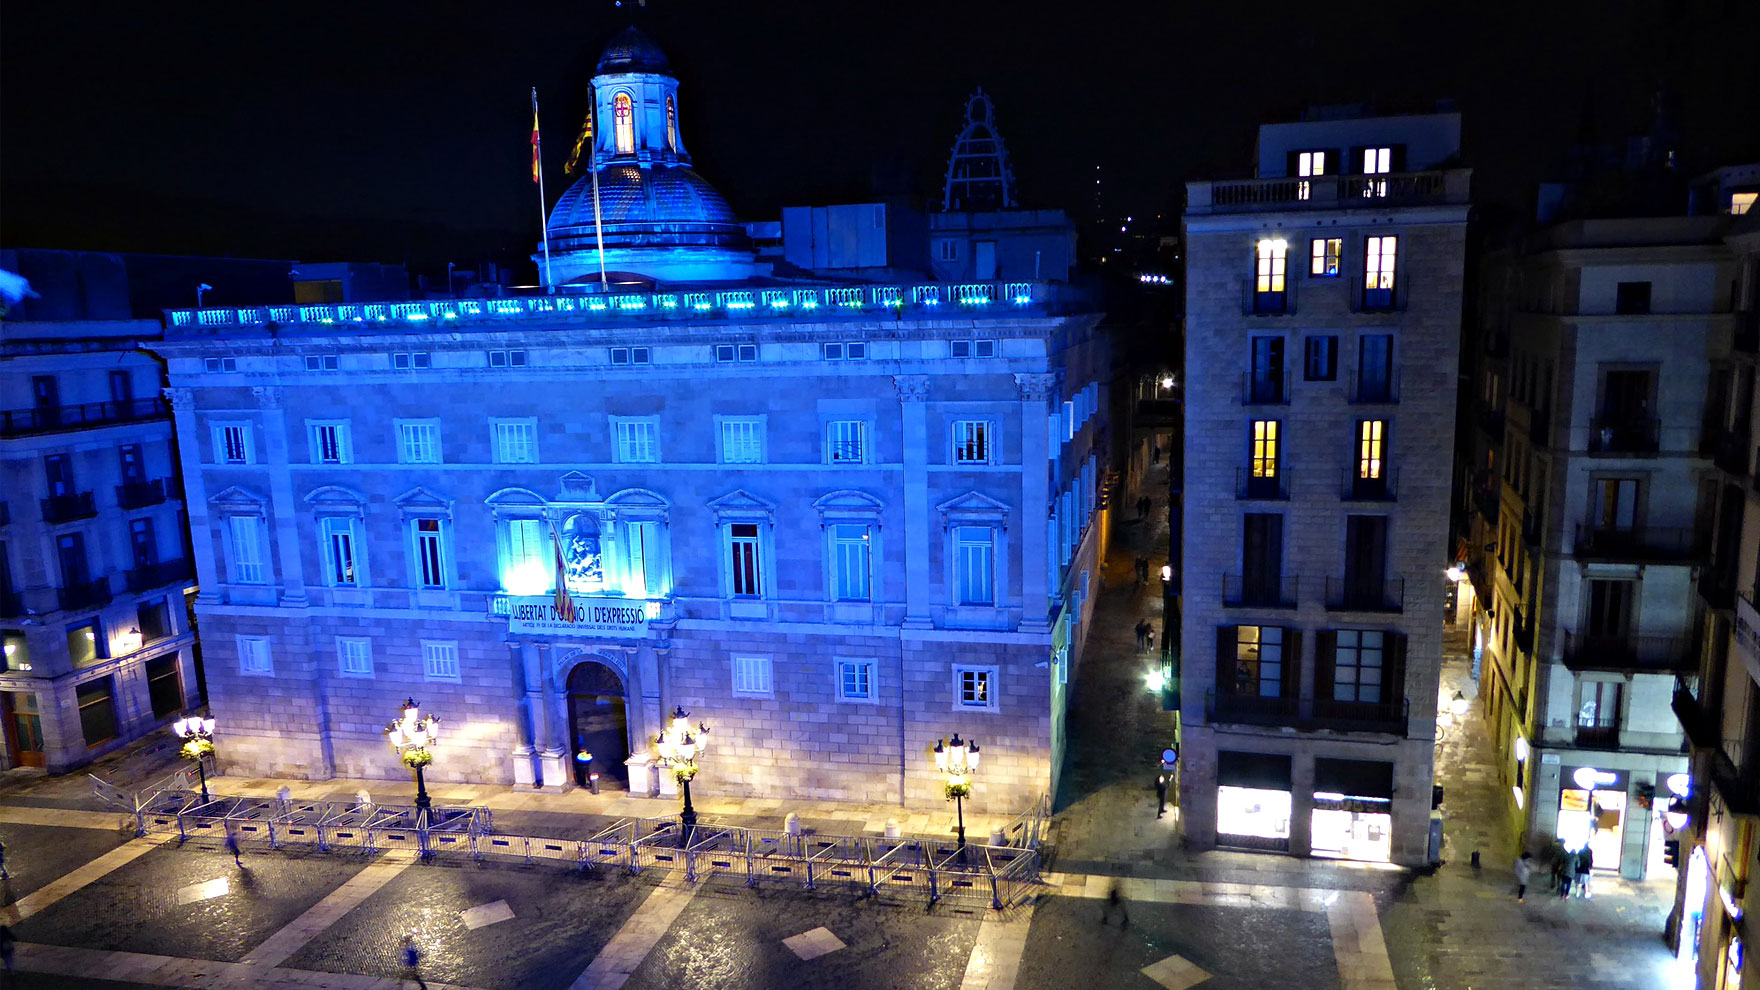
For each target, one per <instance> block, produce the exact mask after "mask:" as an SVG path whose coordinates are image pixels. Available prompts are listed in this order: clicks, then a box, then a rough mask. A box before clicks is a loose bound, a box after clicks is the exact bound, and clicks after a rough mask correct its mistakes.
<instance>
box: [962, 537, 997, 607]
mask: <svg viewBox="0 0 1760 990" xmlns="http://www.w3.org/2000/svg"><path fill="white" fill-rule="evenodd" d="M994 540H995V530H993V529H991V528H990V527H988V526H956V527H954V530H953V553H954V556H953V561H954V564H953V570H954V574H953V585H954V602H955V603H956V604H959V605H993V604H995V602H996V588H995V580H994V573H993V566H992V565H993V563H994V559H995V552H996V548H995V545H994Z"/></svg>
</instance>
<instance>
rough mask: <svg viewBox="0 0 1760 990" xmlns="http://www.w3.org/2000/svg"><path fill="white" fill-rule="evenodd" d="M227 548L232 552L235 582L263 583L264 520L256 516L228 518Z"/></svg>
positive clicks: (233, 578)
mask: <svg viewBox="0 0 1760 990" xmlns="http://www.w3.org/2000/svg"><path fill="white" fill-rule="evenodd" d="M227 531H228V532H227V535H228V536H229V537H230V538H229V539H228V540H227V548H228V549H229V550H230V551H231V553H232V580H233V583H234V584H263V583H265V580H264V568H263V542H262V520H260V519H258V518H257V517H256V516H232V517H230V518H229V519H228V526H227Z"/></svg>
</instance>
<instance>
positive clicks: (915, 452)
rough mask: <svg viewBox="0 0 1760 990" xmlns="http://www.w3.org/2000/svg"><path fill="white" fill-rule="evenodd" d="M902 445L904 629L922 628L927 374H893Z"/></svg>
mask: <svg viewBox="0 0 1760 990" xmlns="http://www.w3.org/2000/svg"><path fill="white" fill-rule="evenodd" d="M892 381H893V384H894V385H895V386H897V388H898V401H899V402H900V403H901V404H902V405H903V407H904V408H903V411H902V416H901V421H902V424H903V436H902V440H903V443H904V559H905V618H904V625H905V626H906V627H907V628H914V629H925V628H928V627H929V626H930V625H932V622H931V620H930V617H929V587H930V580H929V578H930V575H929V538H930V527H929V524H930V519H929V437H928V420H929V409H928V401H927V400H928V398H929V376H928V375H894V376H893V378H892Z"/></svg>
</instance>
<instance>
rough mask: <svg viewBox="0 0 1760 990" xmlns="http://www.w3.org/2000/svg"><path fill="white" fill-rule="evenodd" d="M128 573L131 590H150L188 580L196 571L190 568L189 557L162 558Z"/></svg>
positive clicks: (129, 588)
mask: <svg viewBox="0 0 1760 990" xmlns="http://www.w3.org/2000/svg"><path fill="white" fill-rule="evenodd" d="M127 573H128V590H129V591H136V592H139V591H150V590H151V589H153V588H160V587H164V586H165V585H168V584H172V583H175V582H178V581H187V580H189V578H190V575H191V574H193V573H194V572H193V571H191V570H190V562H189V560H188V559H187V558H179V559H177V560H161V561H159V562H158V563H156V564H146V565H144V566H142V567H137V568H135V569H134V570H131V571H129V572H127Z"/></svg>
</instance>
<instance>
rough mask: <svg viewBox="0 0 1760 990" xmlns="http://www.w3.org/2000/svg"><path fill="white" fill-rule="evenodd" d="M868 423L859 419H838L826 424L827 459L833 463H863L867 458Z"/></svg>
mask: <svg viewBox="0 0 1760 990" xmlns="http://www.w3.org/2000/svg"><path fill="white" fill-rule="evenodd" d="M867 452H868V451H867V424H866V423H864V422H862V421H861V420H859V419H837V420H832V421H831V422H829V423H827V424H825V459H826V460H827V461H828V462H830V463H832V464H861V463H863V462H865V461H866V460H867Z"/></svg>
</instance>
